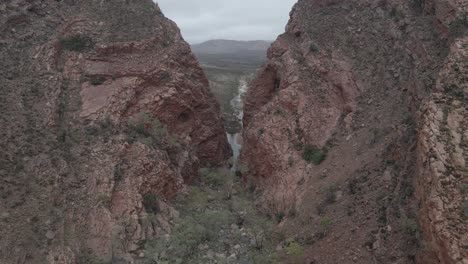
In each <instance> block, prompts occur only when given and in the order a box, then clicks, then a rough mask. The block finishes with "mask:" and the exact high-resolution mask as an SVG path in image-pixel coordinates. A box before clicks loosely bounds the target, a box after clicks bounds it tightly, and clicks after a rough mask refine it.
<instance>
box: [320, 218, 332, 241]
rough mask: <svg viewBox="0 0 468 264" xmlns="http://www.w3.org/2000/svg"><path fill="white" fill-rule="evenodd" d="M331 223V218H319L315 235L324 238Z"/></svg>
mask: <svg viewBox="0 0 468 264" xmlns="http://www.w3.org/2000/svg"><path fill="white" fill-rule="evenodd" d="M332 224H333V222H332V220H331V219H330V218H328V217H323V218H322V219H320V226H319V229H318V231H317V237H318V238H319V239H322V238H324V237H325V236H326V235H327V233H328V231H329V230H330V228H331V225H332Z"/></svg>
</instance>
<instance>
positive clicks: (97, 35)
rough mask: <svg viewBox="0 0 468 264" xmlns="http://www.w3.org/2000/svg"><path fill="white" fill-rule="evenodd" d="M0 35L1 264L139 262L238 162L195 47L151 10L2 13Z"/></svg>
mask: <svg viewBox="0 0 468 264" xmlns="http://www.w3.org/2000/svg"><path fill="white" fill-rule="evenodd" d="M0 34H1V36H2V37H1V39H0V54H1V58H2V60H1V62H0V65H1V69H2V70H1V71H0V82H1V85H2V89H1V91H0V109H1V115H0V126H1V127H2V129H1V135H2V138H1V140H0V176H1V178H0V180H1V184H0V194H1V202H0V214H1V219H0V233H1V234H2V235H1V236H2V239H1V241H0V262H1V263H5V264H9V263H56V264H64V263H70V264H73V263H101V262H97V261H105V263H134V262H135V260H136V259H137V258H138V256H140V255H141V251H142V249H143V246H144V242H145V241H146V240H149V239H154V238H161V237H163V235H164V234H166V233H167V232H169V231H170V223H171V222H172V221H173V219H175V218H177V216H178V213H177V211H175V210H174V209H173V208H172V207H171V206H170V205H169V202H168V201H169V200H170V199H171V198H172V197H174V195H176V194H177V193H180V192H183V191H184V190H185V186H186V184H187V183H190V182H195V181H197V179H198V170H199V168H201V167H209V166H222V165H224V164H226V160H227V159H228V158H229V156H230V148H229V145H228V143H227V140H226V137H225V131H224V128H223V124H222V119H221V116H220V111H219V105H218V103H216V101H215V99H214V96H213V95H212V94H211V92H210V91H209V88H208V81H207V79H206V77H205V75H204V73H203V71H202V69H201V68H200V67H199V65H198V62H197V61H196V59H195V57H194V56H193V55H192V53H191V51H190V47H189V45H188V44H187V43H186V42H185V41H184V40H183V39H182V37H181V35H180V32H179V30H178V28H177V26H176V25H175V23H173V22H172V21H170V20H168V19H167V18H165V17H164V15H163V14H162V13H161V10H160V9H159V7H158V6H157V5H156V4H154V3H153V2H152V1H150V0H143V1H95V0H90V1H73V0H65V1H52V0H50V1H36V0H32V1H31V0H28V1H23V0H11V1H10V0H7V1H3V2H2V3H0Z"/></svg>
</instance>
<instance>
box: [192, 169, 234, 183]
mask: <svg viewBox="0 0 468 264" xmlns="http://www.w3.org/2000/svg"><path fill="white" fill-rule="evenodd" d="M199 173H200V176H201V177H202V180H203V182H204V183H205V184H207V185H209V186H212V187H220V186H223V185H224V183H225V182H226V180H227V179H228V177H230V175H229V171H226V170H224V169H219V168H215V169H212V168H201V169H200V170H199Z"/></svg>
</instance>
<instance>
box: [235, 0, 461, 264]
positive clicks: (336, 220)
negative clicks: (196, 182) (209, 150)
mask: <svg viewBox="0 0 468 264" xmlns="http://www.w3.org/2000/svg"><path fill="white" fill-rule="evenodd" d="M466 9H467V5H466V3H465V1H410V3H409V2H406V1H397V0H395V1H365V0H354V1H317V0H301V1H299V2H298V3H297V4H296V5H295V6H294V8H293V10H292V12H291V14H290V16H291V19H290V21H289V23H288V25H287V27H286V33H284V34H282V35H280V36H279V37H278V39H277V40H276V42H274V43H273V44H272V46H271V48H270V49H269V51H268V61H267V63H266V64H265V65H264V67H263V69H262V70H261V72H260V73H259V74H258V76H257V78H256V80H254V81H253V83H252V85H251V87H252V88H251V89H250V90H249V91H248V94H247V96H246V101H245V115H244V132H243V136H244V148H243V151H242V153H241V163H243V164H244V165H245V166H246V167H248V169H249V172H248V173H246V174H245V175H244V179H245V180H246V181H249V182H252V183H253V184H254V185H255V186H256V187H257V189H259V190H261V191H262V195H261V196H260V198H259V200H258V203H259V205H260V207H261V208H263V210H264V211H265V212H266V213H268V214H270V215H272V216H275V217H278V218H279V219H280V222H281V223H280V227H281V229H282V231H283V232H284V233H285V234H287V235H289V236H292V237H293V238H294V239H295V240H296V241H299V242H301V241H302V242H303V241H308V242H307V243H304V244H305V246H306V250H305V254H304V256H302V257H301V258H302V259H304V261H306V260H307V261H309V262H307V263H337V262H341V263H353V262H355V263H375V262H378V263H413V262H414V261H417V262H418V263H431V262H428V260H427V259H429V258H431V257H430V256H432V260H431V261H434V263H463V261H466V256H465V255H464V254H465V253H462V252H463V251H466V250H465V249H463V246H462V245H463V244H466V242H463V241H464V238H462V236H463V235H462V236H458V237H457V236H456V235H455V233H458V234H463V233H464V232H466V230H464V228H463V224H464V220H463V217H460V215H459V214H458V213H459V212H460V210H459V209H460V206H461V204H462V200H463V198H461V197H462V196H463V195H460V194H459V193H458V191H457V192H455V191H453V192H452V191H450V193H451V194H450V195H448V196H447V195H444V197H446V198H444V199H442V201H443V202H442V203H437V204H438V205H437V206H435V205H432V204H433V199H436V200H437V199H439V198H435V197H434V196H436V197H437V195H441V196H442V193H443V192H444V189H439V188H442V187H441V186H440V185H441V184H442V181H440V180H434V179H436V178H437V177H438V176H434V175H432V174H431V173H432V172H431V173H428V171H430V170H431V169H429V168H430V162H431V161H430V159H429V160H428V161H426V158H423V157H427V156H425V155H426V153H427V152H432V151H430V149H431V148H433V147H431V146H435V145H437V143H436V142H440V140H441V139H440V138H439V139H437V140H436V141H434V139H430V138H426V139H425V138H424V137H421V135H422V134H421V133H422V132H421V131H424V130H425V128H424V127H426V128H427V126H429V127H430V129H432V130H433V129H437V127H439V125H438V124H435V123H433V121H428V120H427V119H428V117H425V116H424V114H423V115H422V117H421V115H420V114H418V113H420V112H421V111H422V110H421V109H425V108H427V107H429V106H427V104H429V105H431V103H429V102H428V100H430V99H428V98H437V96H436V95H432V94H433V92H439V93H443V94H444V93H445V94H447V93H448V90H450V89H449V88H441V87H452V88H454V87H458V88H457V89H455V90H456V93H457V94H458V96H462V97H461V98H460V97H459V99H456V100H453V103H455V104H456V105H457V104H458V106H456V105H453V106H452V107H451V109H452V110H453V112H452V110H450V113H452V114H453V115H454V116H453V117H451V119H452V120H453V125H454V126H456V127H450V128H448V131H452V130H454V131H455V130H456V131H462V130H463V129H462V127H463V125H462V124H463V122H464V121H462V119H463V118H461V116H463V113H464V110H463V109H464V108H466V97H463V96H466V95H463V92H461V91H460V90H459V88H460V87H462V86H463V84H462V83H458V84H457V85H455V86H450V84H451V82H450V81H449V80H447V78H444V77H442V76H445V75H446V73H445V72H447V69H448V68H450V67H452V66H453V65H452V66H449V65H447V64H446V66H443V65H444V62H445V61H446V60H448V59H447V53H448V52H447V51H448V50H449V49H450V50H451V52H450V55H449V56H448V58H452V57H453V58H454V57H458V58H462V55H460V54H461V53H463V52H462V50H465V49H466V48H463V47H464V46H463V45H462V43H461V42H460V40H457V41H455V40H456V39H459V38H460V37H461V36H463V35H464V34H466V30H467V28H468V27H467V24H466V23H465V18H464V17H465V16H466V11H467V10H466ZM454 41H455V44H454V45H455V46H456V47H458V48H453V47H452V48H450V47H451V46H452V43H454ZM454 49H457V50H458V51H457V52H455V51H454ZM459 60H460V59H459ZM460 65H462V64H460ZM452 68H454V66H453V67H452ZM462 68H463V66H458V70H457V71H456V72H453V73H452V74H453V75H458V77H457V78H461V79H463V78H465V77H463V76H466V75H465V73H464V70H461V69H462ZM439 76H441V77H440V78H439ZM450 78H451V79H454V77H453V76H452V77H450ZM436 80H438V81H436ZM461 89H462V90H463V88H461ZM452 90H453V89H452ZM440 96H442V97H444V96H447V95H440ZM434 100H435V99H434ZM444 100H445V99H444ZM449 101H450V102H449V103H447V104H448V105H452V100H451V99H450V100H449ZM436 102H438V100H435V101H433V103H432V104H435V105H433V106H434V107H436V106H437V104H438V103H436ZM444 104H445V103H444ZM423 105H424V106H423ZM438 107H439V106H437V107H436V108H438ZM456 109H458V110H456ZM422 112H423V113H424V111H422ZM426 112H429V111H426ZM460 118H461V119H460ZM455 120H456V121H455ZM450 133H451V132H450ZM450 133H449V134H450ZM460 133H461V132H457V135H458V136H456V135H454V136H453V137H454V138H457V139H458V140H459V141H460V140H461V138H462V137H461V136H460V135H461V134H460ZM423 134H424V133H423ZM433 134H434V133H431V135H433ZM434 137H435V136H434ZM457 139H450V138H446V139H444V141H443V142H440V144H438V145H439V146H441V145H442V147H443V148H444V149H445V148H448V146H449V145H450V146H452V147H450V149H452V150H451V152H449V151H448V150H445V152H446V153H458V154H455V155H451V156H450V155H449V154H447V155H448V156H450V157H452V156H453V157H458V158H454V159H455V160H458V161H457V162H458V163H457V164H461V163H460V162H461V160H463V159H466V153H465V152H461V149H463V148H462V147H461V145H463V143H459V141H456V140H457ZM452 140H455V141H456V142H454V143H450V144H449V143H448V142H450V141H452ZM415 142H418V144H416V143H415ZM423 142H426V143H423ZM428 142H430V143H428ZM460 142H461V141H460ZM434 144H435V145H434ZM457 144H461V145H457ZM422 146H426V147H422ZM456 146H458V147H456ZM454 162H455V161H454ZM436 163H440V162H438V161H437V162H436ZM417 164H419V165H417ZM444 164H446V163H444ZM444 166H446V165H444ZM462 171H463V169H462ZM454 177H455V176H454ZM455 178H456V177H455ZM428 179H432V180H431V181H430V183H429V182H427V181H426V180H428ZM437 181H439V182H437ZM453 184H454V185H455V184H456V183H455V182H454V183H453ZM443 188H446V187H443ZM436 193H437V194H436ZM452 193H453V194H452ZM433 194H434V195H433ZM434 206H435V207H436V208H439V209H437V210H433V208H434ZM441 208H443V209H441ZM448 208H452V209H453V208H457V209H456V210H455V209H453V219H454V220H453V221H454V222H453V223H452V222H450V223H445V222H444V221H446V220H447V219H449V217H448V216H447V215H446V214H445V210H450V211H452V209H448ZM441 210H442V211H441ZM455 212H456V213H455ZM456 214H458V216H455V215H456ZM436 216H437V217H436ZM441 218H442V219H445V220H443V221H442V220H441ZM447 221H448V220H447ZM324 223H325V224H324ZM454 223H456V225H455V226H454V225H453V224H454ZM448 226H452V227H454V228H453V229H452V228H448ZM299 227H301V228H299ZM448 229H450V231H448ZM444 230H445V231H444ZM459 232H461V233H459ZM324 237H325V238H324ZM349 241H353V243H351V244H350V242H349ZM310 242H311V243H310ZM308 243H309V244H312V245H309V244H308ZM426 243H428V244H429V245H430V246H429V248H428V249H427V250H425V249H424V248H425V245H426ZM424 252H426V253H424ZM428 252H430V253H428ZM434 256H437V257H434ZM287 258H288V257H287V256H285V259H287ZM314 261H315V262H314Z"/></svg>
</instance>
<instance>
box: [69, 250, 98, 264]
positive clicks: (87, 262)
mask: <svg viewBox="0 0 468 264" xmlns="http://www.w3.org/2000/svg"><path fill="white" fill-rule="evenodd" d="M76 263H77V264H104V261H101V260H100V259H99V258H98V257H97V256H96V255H94V253H93V252H92V251H91V249H83V250H81V251H80V252H79V253H78V254H77V255H76Z"/></svg>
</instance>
